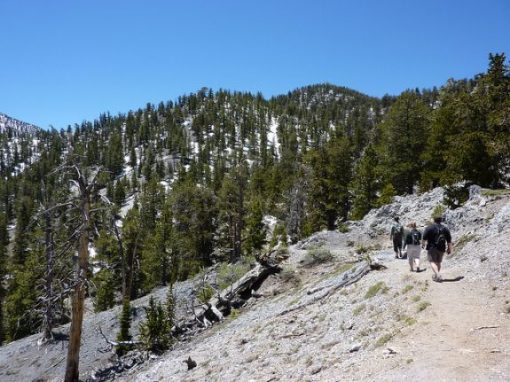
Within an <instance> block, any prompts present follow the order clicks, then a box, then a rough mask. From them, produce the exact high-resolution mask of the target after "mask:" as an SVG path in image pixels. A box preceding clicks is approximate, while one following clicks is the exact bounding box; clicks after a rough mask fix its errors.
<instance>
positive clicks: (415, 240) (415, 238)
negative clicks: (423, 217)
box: [411, 230, 421, 245]
mask: <svg viewBox="0 0 510 382" xmlns="http://www.w3.org/2000/svg"><path fill="white" fill-rule="evenodd" d="M420 240H421V234H420V232H418V231H416V230H414V231H411V244H413V245H420Z"/></svg>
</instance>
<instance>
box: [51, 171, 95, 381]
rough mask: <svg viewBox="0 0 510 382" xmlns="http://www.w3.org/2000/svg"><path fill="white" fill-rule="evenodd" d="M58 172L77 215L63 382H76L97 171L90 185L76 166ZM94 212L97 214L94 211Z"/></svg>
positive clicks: (73, 235)
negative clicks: (70, 193) (65, 176)
mask: <svg viewBox="0 0 510 382" xmlns="http://www.w3.org/2000/svg"><path fill="white" fill-rule="evenodd" d="M57 171H61V172H65V173H67V174H68V175H70V182H71V184H72V185H73V186H74V187H75V188H76V191H75V192H74V193H75V194H76V195H75V197H74V198H73V201H72V202H71V204H72V205H73V207H74V209H76V210H77V211H78V213H79V216H78V226H77V228H76V230H75V232H74V233H73V234H72V235H71V238H70V239H69V241H74V242H76V239H77V241H78V248H77V256H76V255H75V257H74V261H73V262H74V279H73V283H72V285H73V292H72V300H71V327H70V329H69V345H68V348H67V362H66V371H65V377H64V381H65V382H75V381H78V380H79V361H80V345H81V332H82V324H83V314H84V302H85V294H86V289H87V274H88V264H89V241H90V235H91V233H92V229H93V226H92V220H91V212H92V210H91V202H92V200H93V197H94V196H95V195H96V194H97V187H96V177H97V175H98V174H99V172H100V171H97V172H96V174H95V176H94V177H93V179H92V180H91V181H89V180H88V179H87V177H86V176H85V174H84V173H83V171H82V170H81V169H80V166H79V165H78V164H71V165H66V166H62V167H61V168H59V169H57ZM96 211H97V210H96Z"/></svg>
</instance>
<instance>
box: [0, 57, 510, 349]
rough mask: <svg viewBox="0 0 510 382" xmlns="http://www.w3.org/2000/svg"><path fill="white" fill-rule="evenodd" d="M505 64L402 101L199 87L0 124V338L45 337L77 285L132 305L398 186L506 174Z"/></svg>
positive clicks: (508, 97)
mask: <svg viewBox="0 0 510 382" xmlns="http://www.w3.org/2000/svg"><path fill="white" fill-rule="evenodd" d="M505 60H506V58H505V56H504V54H495V55H490V59H489V66H488V69H487V71H486V72H485V73H483V74H480V75H478V76H476V77H475V78H473V79H469V80H457V81H455V80H449V81H448V82H447V83H446V84H445V85H444V86H442V87H441V88H439V89H431V90H408V91H405V92H403V93H402V94H401V95H399V96H397V97H390V96H387V97H383V98H382V99H378V98H374V97H368V96H366V95H363V94H361V93H358V92H356V91H353V90H350V89H346V88H342V87H337V86H333V85H330V84H321V85H314V86H308V87H304V88H300V89H297V90H295V91H292V92H289V93H288V94H286V95H281V96H278V97H274V98H271V99H265V98H264V97H263V96H262V95H261V94H250V93H240V92H232V91H225V90H219V91H213V90H210V89H202V90H200V91H198V92H196V93H194V94H189V95H186V96H182V97H179V99H178V100H176V101H169V102H166V103H163V102H162V103H160V104H159V105H152V104H147V105H146V106H145V107H144V108H142V109H138V110H136V111H130V112H127V113H126V114H119V115H116V116H112V115H110V114H108V113H107V114H103V115H100V116H99V118H98V119H97V120H94V121H85V122H83V123H82V124H81V125H75V126H73V127H69V128H68V129H67V130H61V131H56V130H51V131H45V130H39V129H19V128H18V127H17V126H7V127H5V128H3V129H1V130H0V175H1V178H2V181H1V183H0V279H1V280H2V282H1V284H0V299H1V300H0V322H1V324H2V325H1V326H0V343H2V342H8V341H13V340H16V339H18V338H21V337H24V336H27V335H29V334H32V333H34V332H38V331H43V333H44V336H45V337H46V338H51V335H52V334H51V328H52V327H54V326H55V325H58V324H62V323H65V322H68V321H69V320H70V317H71V313H70V306H69V300H68V298H69V296H70V293H71V292H73V291H74V292H75V293H81V298H84V297H85V296H87V297H91V298H92V301H93V304H94V309H95V310H96V311H101V310H104V309H107V308H110V307H112V306H113V305H115V304H119V303H121V302H122V301H124V303H125V305H126V306H127V307H126V309H125V311H126V312H129V300H131V299H134V298H137V297H140V296H142V295H144V294H147V293H148V292H149V291H151V290H152V289H153V288H154V287H156V286H159V285H167V284H171V283H173V282H174V281H176V280H184V279H186V278H188V277H189V276H191V275H194V274H196V273H197V272H198V271H199V270H200V269H201V268H202V267H204V266H208V265H211V264H213V263H215V262H219V261H228V262H236V261H242V260H243V259H246V258H253V257H258V256H259V255H261V254H263V253H264V252H267V251H268V250H269V249H271V248H273V247H275V246H277V245H286V244H287V243H295V242H296V241H297V240H300V239H302V238H304V237H306V236H308V235H310V234H312V233H314V232H316V231H318V230H320V229H323V228H327V229H340V230H341V229H342V226H343V225H342V222H343V221H345V220H347V219H354V220H355V219H360V218H362V217H363V216H364V215H365V214H366V213H367V212H369V211H370V209H371V208H374V207H377V206H381V205H383V204H386V203H388V202H389V201H391V199H392V197H393V196H394V195H400V194H411V193H413V192H415V191H416V190H418V191H425V190H429V189H431V188H433V187H435V186H438V185H452V184H455V183H456V182H458V181H460V180H464V181H471V182H475V183H477V184H479V185H481V186H483V187H497V186H501V185H507V184H508V174H509V173H510V172H509V166H510V73H509V71H508V66H507V64H506V63H505ZM463 191H464V190H463V189H457V188H454V187H452V188H450V194H451V201H452V203H456V202H457V201H458V199H459V198H462V197H463V196H464V194H463ZM88 265H90V267H89V266H88ZM76 269H80V272H78V273H77V272H76ZM76 274H78V275H79V277H76ZM77 291H78V292H77ZM206 292H207V291H206ZM204 293H205V292H204ZM208 293H212V292H211V291H209V292H208ZM124 323H125V325H124V326H123V328H124V331H121V333H120V334H119V340H121V341H125V340H128V339H129V338H130V335H129V313H127V315H125V316H124Z"/></svg>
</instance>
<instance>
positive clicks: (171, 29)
mask: <svg viewBox="0 0 510 382" xmlns="http://www.w3.org/2000/svg"><path fill="white" fill-rule="evenodd" d="M0 20H1V25H0V49H1V58H0V112H3V113H5V114H8V115H10V116H12V117H15V118H18V119H21V120H24V121H27V122H31V123H34V124H37V125H39V126H41V127H43V128H47V127H48V126H49V125H50V124H51V125H53V126H54V127H55V128H61V127H65V126H67V125H68V124H74V123H80V122H81V121H83V120H85V119H86V120H93V119H94V118H96V117H97V116H98V115H99V113H101V112H106V111H110V112H111V113H112V114H117V113H118V112H127V111H128V110H130V109H136V108H138V107H142V106H144V105H145V104H146V103H147V102H152V103H158V102H159V101H167V100H175V99H176V98H177V97H178V96H179V95H182V94H186V93H190V92H195V91H197V90H198V89H200V88H201V87H210V88H213V89H215V90H217V89H219V88H223V89H230V90H242V91H252V92H257V91H261V92H262V93H263V94H264V96H266V97H270V96H272V95H277V94H281V93H286V92H287V91H289V90H293V89H295V88H297V87H300V86H303V85H309V84H314V83H322V82H330V83H333V84H336V85H341V86H347V87H350V88H353V89H355V90H358V91H361V92H364V93H366V94H369V95H373V96H382V95H384V94H386V93H388V94H399V93H400V92H401V91H403V90H405V89H406V88H415V87H419V88H431V87H433V86H441V85H442V84H444V83H445V81H446V80H447V79H448V78H468V77H472V76H474V75H475V74H477V73H480V72H483V71H485V70H486V68H487V63H488V55H489V53H490V52H494V53H496V52H503V53H505V54H506V55H507V59H508V58H509V57H510V21H509V20H510V1H508V0H479V1H474V0H421V1H418V0H416V1H414V0H398V1H397V0H351V1H342V0H337V1H334V0H331V1H327V0H306V1H305V0H286V1H284V0H251V1H250V0H229V1H223V0H202V1H198V0H179V1H171V0H167V1H163V0H161V1H157V0H138V1H135V0H101V1H99V0H60V1H56V0H0Z"/></svg>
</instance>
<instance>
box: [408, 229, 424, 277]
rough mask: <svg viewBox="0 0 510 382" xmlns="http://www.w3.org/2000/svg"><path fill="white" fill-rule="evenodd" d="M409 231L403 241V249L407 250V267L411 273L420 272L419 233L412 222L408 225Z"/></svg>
mask: <svg viewBox="0 0 510 382" xmlns="http://www.w3.org/2000/svg"><path fill="white" fill-rule="evenodd" d="M408 227H409V228H410V229H411V230H410V231H409V232H407V235H406V238H405V240H404V247H405V249H406V250H407V259H408V260H409V267H410V268H411V272H414V267H415V266H416V272H420V253H421V232H420V231H418V230H417V229H416V223H415V222H412V223H410V224H409V225H408Z"/></svg>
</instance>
